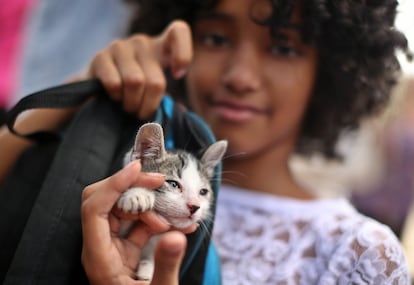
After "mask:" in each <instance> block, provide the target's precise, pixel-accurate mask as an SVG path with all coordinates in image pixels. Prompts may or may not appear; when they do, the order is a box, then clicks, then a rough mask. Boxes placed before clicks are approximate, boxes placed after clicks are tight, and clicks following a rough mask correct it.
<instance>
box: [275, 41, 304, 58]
mask: <svg viewBox="0 0 414 285" xmlns="http://www.w3.org/2000/svg"><path fill="white" fill-rule="evenodd" d="M270 51H271V53H272V54H274V55H278V56H283V57H295V56H299V55H300V52H299V51H298V50H297V49H296V48H294V47H292V46H290V45H288V44H283V43H278V44H273V45H272V47H271V48H270Z"/></svg>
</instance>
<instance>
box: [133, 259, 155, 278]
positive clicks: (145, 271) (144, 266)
mask: <svg viewBox="0 0 414 285" xmlns="http://www.w3.org/2000/svg"><path fill="white" fill-rule="evenodd" d="M136 274H137V279H138V280H142V281H148V282H150V281H151V280H152V275H153V274H154V263H153V262H151V261H149V260H143V261H141V262H140V263H139V268H138V271H137V273H136Z"/></svg>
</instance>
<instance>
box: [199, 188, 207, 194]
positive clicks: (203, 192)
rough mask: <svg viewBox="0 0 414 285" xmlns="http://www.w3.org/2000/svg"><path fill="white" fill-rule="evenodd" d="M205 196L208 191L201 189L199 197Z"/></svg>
mask: <svg viewBox="0 0 414 285" xmlns="http://www.w3.org/2000/svg"><path fill="white" fill-rule="evenodd" d="M207 194H208V189H205V188H203V189H201V190H200V195H201V196H206V195H207Z"/></svg>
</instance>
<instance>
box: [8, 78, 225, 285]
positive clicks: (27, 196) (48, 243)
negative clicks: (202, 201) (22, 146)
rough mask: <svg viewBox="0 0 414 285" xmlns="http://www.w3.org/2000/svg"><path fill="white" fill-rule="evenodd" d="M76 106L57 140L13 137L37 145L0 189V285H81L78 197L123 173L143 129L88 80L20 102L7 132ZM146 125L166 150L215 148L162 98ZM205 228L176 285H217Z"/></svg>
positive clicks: (199, 125) (192, 119)
mask: <svg viewBox="0 0 414 285" xmlns="http://www.w3.org/2000/svg"><path fill="white" fill-rule="evenodd" d="M92 97H94V99H93V100H90V99H91V98H92ZM88 100H89V101H88ZM86 101H88V102H87V103H85V102H86ZM82 104H84V106H83V107H82V108H81V110H80V111H79V112H78V113H77V114H76V116H75V118H74V119H73V120H72V121H71V122H70V124H69V125H68V126H67V127H66V128H65V130H64V131H62V132H61V133H49V132H42V131H39V132H35V133H31V134H24V135H23V134H18V135H21V136H25V137H27V138H29V139H32V140H35V141H36V142H37V143H36V144H34V145H33V146H32V147H31V148H29V149H28V150H27V151H26V152H24V153H23V155H22V156H21V157H20V159H19V160H18V162H17V163H16V165H15V167H14V169H13V171H12V173H11V174H10V175H9V177H8V178H7V179H6V181H5V182H4V183H3V184H2V185H0V228H1V229H2V232H3V234H2V235H0V246H1V250H0V283H1V282H3V284H13V285H18V284H22V285H23V284H24V285H28V284H53V285H56V284H59V285H63V284H76V285H79V284H88V280H87V278H86V275H85V273H84V271H83V268H82V265H81V262H80V260H81V258H80V256H81V247H82V235H81V218H80V205H81V193H82V190H83V189H84V187H85V186H87V185H89V184H91V183H94V182H96V181H98V180H101V179H103V178H105V177H107V176H109V175H111V174H113V173H114V172H116V171H117V170H118V169H120V168H121V167H122V157H123V154H124V153H125V152H126V151H127V150H128V149H129V148H130V146H131V145H132V143H133V139H134V137H135V133H136V131H137V129H138V127H139V126H140V125H142V124H143V123H145V122H143V121H138V120H137V119H136V118H135V117H133V116H131V115H128V114H126V113H125V112H124V111H123V110H122V108H121V106H120V105H119V104H117V103H115V102H114V101H112V100H111V99H110V98H109V96H107V94H106V93H105V91H104V89H103V87H102V85H101V84H100V82H98V81H96V80H87V81H81V82H77V83H71V84H65V85H60V86H57V87H53V88H50V89H46V90H43V91H40V92H37V93H34V94H32V95H29V96H27V97H25V98H23V99H22V100H21V101H19V102H18V103H17V105H16V106H15V107H14V108H13V109H11V110H10V111H9V112H8V126H9V129H10V130H11V131H12V132H14V133H16V131H15V130H14V129H13V125H14V122H15V120H16V119H17V117H18V116H19V114H20V113H22V112H23V111H25V110H29V109H33V108H69V107H75V106H81V105H82ZM153 121H156V122H158V123H160V124H161V125H162V126H163V129H164V133H165V134H164V135H165V138H166V142H165V144H166V148H167V149H174V148H181V149H185V150H188V151H190V152H193V153H197V152H199V151H200V150H201V149H203V148H205V147H207V146H208V145H210V144H211V143H213V142H214V141H215V138H214V136H213V134H212V133H211V131H210V130H209V128H208V127H207V126H206V124H205V123H204V122H203V121H202V120H201V119H200V118H199V117H198V116H196V115H195V114H194V113H192V112H189V111H183V109H182V108H180V107H179V106H178V105H177V104H176V103H175V102H174V101H173V100H172V99H171V98H170V97H169V96H165V97H164V98H163V100H162V104H161V106H160V107H159V109H158V110H157V112H156V114H155V117H154V118H153ZM220 173H221V166H218V167H217V168H216V176H215V178H214V179H213V180H212V182H211V183H212V188H213V190H214V195H215V197H216V196H217V192H218V189H219V185H220ZM212 212H213V215H214V213H215V204H214V205H213V207H212ZM212 221H213V219H212ZM212 221H211V222H207V223H206V227H200V228H199V229H198V230H197V231H196V232H195V233H193V234H190V235H187V238H188V246H187V251H186V255H185V258H184V261H183V263H182V266H181V270H180V284H200V285H201V284H206V285H207V284H208V285H215V284H217V285H219V284H221V275H220V266H219V264H220V263H219V260H218V256H217V253H216V251H215V249H214V246H213V244H212V243H211V241H210V236H211V231H212V229H213V222H212ZM5 233H7V234H5Z"/></svg>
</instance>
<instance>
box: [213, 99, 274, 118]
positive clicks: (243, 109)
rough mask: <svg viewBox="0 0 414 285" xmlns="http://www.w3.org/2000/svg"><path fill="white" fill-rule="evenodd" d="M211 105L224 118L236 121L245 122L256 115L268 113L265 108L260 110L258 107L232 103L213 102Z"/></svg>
mask: <svg viewBox="0 0 414 285" xmlns="http://www.w3.org/2000/svg"><path fill="white" fill-rule="evenodd" d="M211 106H212V107H213V108H214V109H215V110H216V112H217V114H218V115H219V116H220V117H221V118H222V119H224V120H226V121H230V122H234V123H245V122H247V121H249V120H251V119H253V118H254V117H255V116H258V115H263V114H265V113H266V111H265V110H260V109H258V108H256V107H252V106H246V105H238V104H231V103H222V102H219V103H217V102H216V103H212V104H211Z"/></svg>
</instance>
